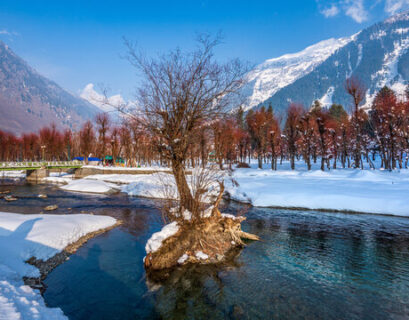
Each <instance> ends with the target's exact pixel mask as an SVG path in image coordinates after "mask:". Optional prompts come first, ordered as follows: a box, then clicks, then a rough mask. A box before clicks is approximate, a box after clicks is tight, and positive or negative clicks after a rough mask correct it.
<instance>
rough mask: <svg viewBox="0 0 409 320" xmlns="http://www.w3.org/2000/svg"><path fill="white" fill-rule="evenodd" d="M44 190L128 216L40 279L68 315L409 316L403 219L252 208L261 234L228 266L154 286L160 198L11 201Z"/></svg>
mask: <svg viewBox="0 0 409 320" xmlns="http://www.w3.org/2000/svg"><path fill="white" fill-rule="evenodd" d="M33 188H34V189H33ZM36 188H37V189H36ZM38 188H40V189H38ZM41 188H45V191H46V192H48V193H49V194H50V196H51V200H47V201H50V203H52V202H56V201H58V203H61V206H60V208H61V207H62V209H61V213H63V211H64V208H65V207H66V206H68V205H69V206H70V207H72V209H71V211H73V212H79V211H82V210H86V211H92V212H94V213H96V214H108V215H113V216H116V217H119V218H121V219H123V220H124V221H125V222H126V224H125V225H124V226H123V227H121V228H118V229H115V230H112V231H110V232H108V233H106V234H104V235H101V236H99V237H97V238H94V239H92V240H90V241H89V242H88V243H87V244H86V245H85V246H83V247H82V248H80V249H79V250H78V252H77V253H76V254H74V255H72V256H71V258H70V259H69V260H68V261H67V262H66V263H64V264H62V265H60V266H59V267H57V268H56V269H55V270H54V271H53V272H52V273H50V274H49V276H48V278H47V279H46V284H47V285H48V288H47V290H46V292H45V294H44V298H45V301H46V303H47V304H48V305H49V306H50V307H60V308H61V309H62V310H63V311H64V313H65V314H66V315H67V316H68V317H69V318H70V319H409V219H405V218H396V217H383V216H373V215H351V214H339V213H322V212H300V211H290V210H276V209H256V208H253V209H251V210H250V212H249V213H248V221H247V222H246V223H245V225H244V228H245V229H246V230H247V231H250V232H252V233H256V234H258V235H259V236H261V238H262V239H263V241H260V242H255V243H251V244H250V245H249V246H247V247H246V248H245V249H244V250H242V251H241V253H240V255H239V256H238V257H237V258H236V259H235V261H233V262H232V263H230V264H228V265H226V266H223V267H218V268H215V267H206V266H193V267H188V268H184V269H177V270H175V271H174V272H172V273H171V274H170V277H169V279H168V280H167V281H165V282H163V283H161V284H159V285H158V284H151V283H149V281H147V279H146V277H145V273H144V270H143V266H142V259H143V257H144V255H145V251H144V245H145V243H146V240H147V239H148V238H149V237H150V235H151V234H152V233H153V232H155V231H157V230H159V229H160V227H161V223H160V216H159V213H158V211H157V210H156V209H155V205H157V203H156V202H154V201H150V200H145V199H137V198H128V197H126V196H124V195H118V196H111V197H98V198H95V197H93V196H86V195H78V194H75V195H73V194H67V193H64V192H61V191H56V192H54V191H53V190H51V189H47V187H18V188H17V189H18V190H17V189H16V190H17V191H18V192H20V194H21V196H23V195H24V194H25V195H26V197H27V198H26V200H25V201H21V202H20V203H19V204H18V203H16V204H13V205H12V206H16V208H17V207H18V208H19V209H20V211H21V210H23V211H24V210H26V211H27V213H29V212H33V211H35V210H36V208H37V207H40V206H39V204H38V203H37V202H38V201H39V200H38V199H35V198H34V197H33V198H30V197H29V194H30V193H31V194H33V193H40V190H43V191H44V189H41ZM17 191H16V193H17ZM53 192H54V193H53ZM41 205H44V203H41ZM7 208H8V209H9V210H10V211H12V207H10V206H8V207H7ZM239 209H240V208H239V207H238V206H237V205H234V204H231V205H230V206H229V207H228V208H227V211H231V212H234V211H236V210H239ZM0 210H3V211H4V210H5V206H3V205H2V204H0ZM33 213H35V212H33Z"/></svg>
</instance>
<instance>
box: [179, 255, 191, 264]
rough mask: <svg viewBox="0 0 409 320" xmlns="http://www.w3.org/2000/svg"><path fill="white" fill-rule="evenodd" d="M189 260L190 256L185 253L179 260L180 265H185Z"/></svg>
mask: <svg viewBox="0 0 409 320" xmlns="http://www.w3.org/2000/svg"><path fill="white" fill-rule="evenodd" d="M188 258H189V256H188V255H187V254H186V253H185V254H184V255H183V256H181V257H180V258H179V259H178V263H179V264H184V263H185V262H186V260H187V259H188Z"/></svg>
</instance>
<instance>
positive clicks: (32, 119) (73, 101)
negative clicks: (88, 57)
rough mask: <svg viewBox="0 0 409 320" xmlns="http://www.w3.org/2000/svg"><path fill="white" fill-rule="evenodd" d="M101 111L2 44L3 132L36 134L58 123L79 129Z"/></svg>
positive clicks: (0, 126)
mask: <svg viewBox="0 0 409 320" xmlns="http://www.w3.org/2000/svg"><path fill="white" fill-rule="evenodd" d="M98 112H100V110H99V109H98V108H97V107H96V106H93V105H92V104H90V103H89V102H87V101H85V100H83V99H81V98H79V97H75V96H74V95H72V94H70V93H69V92H67V91H65V90H64V89H62V88H61V87H60V86H59V85H58V84H56V83H55V82H53V81H51V80H48V79H47V78H45V77H43V76H41V75H40V74H38V73H37V72H36V71H35V70H34V69H33V68H31V67H30V66H29V65H28V64H27V63H26V62H25V61H24V60H23V59H21V58H20V57H19V56H17V55H16V54H15V53H14V52H13V51H12V50H11V49H10V48H9V47H8V46H7V45H6V44H5V43H3V42H1V41H0V129H1V130H4V131H9V132H13V133H17V134H18V133H22V132H30V131H37V130H38V129H39V128H40V127H42V126H44V125H49V124H51V123H55V124H56V125H57V127H59V128H64V127H67V128H74V129H75V128H78V127H79V126H80V125H81V124H82V123H83V122H84V121H86V120H88V119H91V118H93V117H94V116H95V115H96V114H97V113H98Z"/></svg>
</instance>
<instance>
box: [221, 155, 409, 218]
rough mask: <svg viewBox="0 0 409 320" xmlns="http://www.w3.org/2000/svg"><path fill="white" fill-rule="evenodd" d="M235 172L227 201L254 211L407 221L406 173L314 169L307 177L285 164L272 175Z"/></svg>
mask: <svg viewBox="0 0 409 320" xmlns="http://www.w3.org/2000/svg"><path fill="white" fill-rule="evenodd" d="M251 167H252V168H251V169H236V170H235V171H234V173H233V178H234V179H235V180H236V181H237V182H238V184H239V186H238V187H236V186H234V185H233V184H232V182H231V181H226V183H225V184H226V190H227V191H228V192H229V193H230V195H231V196H232V198H233V199H235V200H238V201H245V202H251V203H252V204H253V205H254V206H260V207H268V206H277V207H302V208H308V209H330V210H344V211H359V212H367V213H376V214H390V215H401V216H409V205H408V202H407V197H408V195H409V170H407V169H402V170H395V171H392V172H389V171H383V170H355V169H336V170H330V171H325V172H322V171H321V170H319V169H318V164H316V165H314V166H313V170H311V171H307V170H306V168H305V165H304V164H303V163H302V162H299V163H297V164H296V169H297V170H295V171H292V170H290V167H289V163H288V162H285V163H283V165H279V166H278V170H277V171H272V170H271V169H270V168H269V165H265V167H264V168H263V169H262V170H260V169H257V165H256V164H255V163H254V164H252V166H251Z"/></svg>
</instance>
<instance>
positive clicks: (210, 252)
mask: <svg viewBox="0 0 409 320" xmlns="http://www.w3.org/2000/svg"><path fill="white" fill-rule="evenodd" d="M244 220H245V218H244V217H235V218H233V217H230V216H224V215H221V214H220V215H214V216H212V217H211V218H208V219H203V220H202V221H201V222H200V223H195V224H191V223H188V222H186V223H184V224H183V225H181V226H179V231H178V232H177V233H176V234H175V235H173V236H171V237H169V238H168V239H166V240H165V241H164V242H163V243H162V246H161V247H160V248H159V249H158V250H157V251H155V252H152V253H149V254H148V255H147V256H146V258H145V262H144V264H145V269H146V271H147V273H148V275H149V274H150V273H154V272H157V271H160V270H166V269H170V268H173V267H175V266H177V265H182V264H187V263H202V264H210V263H220V262H222V261H223V260H224V259H225V258H226V256H228V255H229V252H231V251H232V250H233V249H237V248H242V247H243V246H244V245H245V244H244V242H243V240H259V237H257V236H256V235H252V234H249V233H247V232H244V231H242V230H241V223H242V222H243V221H244ZM182 257H184V259H181V258H182Z"/></svg>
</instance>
